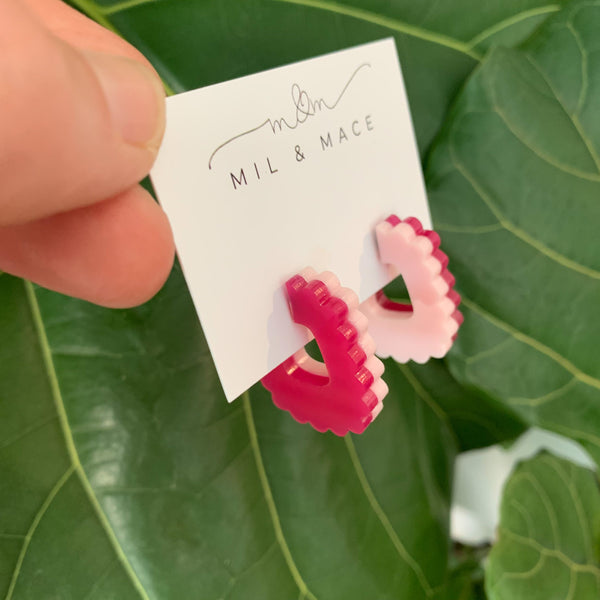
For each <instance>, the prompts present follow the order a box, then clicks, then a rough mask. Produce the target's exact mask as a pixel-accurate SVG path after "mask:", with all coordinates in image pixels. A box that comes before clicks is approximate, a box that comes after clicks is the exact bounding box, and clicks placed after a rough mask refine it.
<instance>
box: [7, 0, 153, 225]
mask: <svg viewBox="0 0 600 600" xmlns="http://www.w3.org/2000/svg"><path fill="white" fill-rule="evenodd" d="M0 81H2V88H0V181H1V182H2V186H1V187H0V226H1V225H10V224H16V223H22V222H26V221H31V220H34V219H38V218H41V217H45V216H48V215H51V214H54V213H58V212H64V211H68V210H71V209H73V208H77V207H81V206H84V205H89V204H93V203H95V202H97V201H100V200H104V199H106V198H110V197H113V196H115V195H116V194H118V193H119V192H121V191H123V190H125V189H127V188H130V187H131V186H132V185H133V184H134V183H136V182H137V181H139V180H140V179H141V178H142V177H144V176H145V175H146V174H147V172H148V170H149V169H150V167H151V166H152V162H153V161H154V158H155V156H156V152H157V150H158V146H159V144H160V141H161V138H162V134H163V130H164V122H165V116H164V114H165V109H164V92H163V89H162V86H161V83H160V80H159V78H158V76H157V75H156V73H154V71H152V70H151V69H150V68H149V67H148V66H146V65H145V64H143V63H142V62H140V61H137V60H134V59H131V58H126V57H123V56H117V55H111V54H103V53H94V52H89V51H85V50H78V49H76V48H74V47H72V46H70V45H69V44H67V43H66V42H64V41H62V40H61V39H59V38H57V37H55V36H54V35H53V34H52V33H51V32H50V31H48V30H47V29H46V28H45V27H44V26H43V24H42V23H41V22H39V21H38V20H37V18H36V17H35V16H34V15H33V14H32V13H30V12H29V11H28V9H27V8H26V7H25V6H24V5H23V4H22V3H21V2H19V1H17V0H3V1H2V2H0Z"/></svg>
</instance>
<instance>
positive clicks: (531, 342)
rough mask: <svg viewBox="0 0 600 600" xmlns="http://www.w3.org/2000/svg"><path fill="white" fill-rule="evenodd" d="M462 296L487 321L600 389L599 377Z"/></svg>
mask: <svg viewBox="0 0 600 600" xmlns="http://www.w3.org/2000/svg"><path fill="white" fill-rule="evenodd" d="M461 298H462V303H463V304H464V305H465V306H466V307H467V308H470V309H471V310H472V311H473V312H476V313H477V314H478V315H479V316H481V317H482V318H483V319H485V320H486V321H489V322H490V323H492V324H493V325H495V326H496V327H498V328H500V329H502V330H503V331H506V332H508V333H510V334H511V335H512V336H514V337H515V338H516V339H517V340H519V341H520V342H523V343H524V344H527V345H528V346H530V347H531V348H534V349H535V350H537V351H538V352H540V353H541V354H544V355H545V356H547V357H548V358H551V359H552V360H553V361H554V362H556V363H557V364H559V365H560V366H561V367H563V368H564V369H565V370H566V371H568V372H569V373H571V374H572V375H573V376H574V377H576V378H577V379H578V380H579V381H581V382H582V383H585V384H586V385H589V386H590V387H594V388H596V389H600V380H599V379H597V378H596V377H592V376H591V375H588V374H587V373H584V372H583V371H581V369H579V368H578V367H576V366H575V365H574V364H573V363H572V362H570V361H569V360H567V359H566V358H565V357H564V356H562V355H561V354H559V353H558V352H556V350H553V349H552V348H549V347H548V346H546V345H545V344H542V342H540V341H538V340H536V339H535V338H533V337H531V336H529V335H527V334H525V333H523V332H522V331H519V330H518V329H517V328H516V327H513V326H512V325H509V324H508V323H506V322H505V321H503V320H502V319H500V318H498V317H496V316H494V315H492V314H491V313H489V312H488V311H486V310H484V309H483V308H482V307H481V306H479V305H478V304H476V303H475V302H473V301H472V300H469V298H466V297H465V296H461Z"/></svg>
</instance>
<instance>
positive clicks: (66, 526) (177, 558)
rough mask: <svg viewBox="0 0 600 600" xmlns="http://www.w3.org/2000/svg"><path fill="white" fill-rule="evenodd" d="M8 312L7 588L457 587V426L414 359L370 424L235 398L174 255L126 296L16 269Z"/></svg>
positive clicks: (0, 466) (317, 593)
mask: <svg viewBox="0 0 600 600" xmlns="http://www.w3.org/2000/svg"><path fill="white" fill-rule="evenodd" d="M0 331H1V332H2V345H1V346H0V364H1V365H2V377H1V378H0V414H1V415H2V419H1V420H0V440H2V443H1V445H0V481H1V482H2V487H1V496H0V559H1V560H0V595H4V597H5V598H7V600H11V599H17V598H19V599H20V598H23V599H29V598H31V599H35V600H40V599H41V598H61V599H63V598H64V599H71V598H73V599H77V600H80V599H82V598H88V599H89V598H91V599H102V600H105V599H107V598H115V599H117V598H118V599H123V598H152V599H154V598H156V599H160V600H164V599H169V598H173V599H181V598H239V599H244V600H248V599H259V598H260V599H261V600H269V599H270V598H273V600H288V599H289V600H297V599H298V598H303V599H314V598H318V599H319V600H323V599H332V600H335V599H337V598H345V599H353V598H355V599H357V600H364V599H365V598H378V599H384V598H389V599H390V600H391V599H394V600H401V599H403V598H406V599H407V600H408V599H410V600H415V599H418V598H438V597H439V598H443V597H445V596H443V594H444V593H445V590H446V581H447V579H448V580H450V578H449V575H448V569H447V564H448V556H449V541H448V510H449V498H450V488H451V472H452V464H453V458H454V454H455V442H454V438H453V435H452V433H451V431H450V429H449V427H448V425H447V423H446V419H445V416H444V414H443V413H442V412H441V410H440V409H439V407H438V406H437V405H436V404H435V402H434V401H433V400H432V399H431V398H430V397H429V396H428V395H427V394H426V393H424V392H423V390H422V389H421V388H420V386H419V384H418V382H417V381H416V380H415V379H414V377H412V376H411V375H410V374H408V372H407V371H406V370H405V367H401V366H396V365H395V364H394V363H390V364H389V365H388V367H389V368H388V371H389V373H388V382H389V384H390V387H391V388H392V389H393V390H394V394H393V397H391V398H390V399H389V400H388V401H387V403H386V408H385V418H379V419H377V421H376V422H375V423H374V424H373V425H372V426H371V427H370V428H369V430H368V431H367V432H366V434H364V435H362V436H353V437H350V436H348V437H346V438H337V437H335V436H333V435H331V434H325V435H323V434H319V433H316V432H315V431H313V430H312V429H311V428H310V427H308V426H302V425H299V424H297V423H296V422H294V421H293V420H292V419H291V418H290V416H289V415H288V414H287V413H284V412H282V411H279V410H278V409H276V408H275V407H274V406H273V404H272V402H271V400H270V397H269V395H268V393H267V392H266V391H265V390H264V389H262V388H261V387H260V386H257V387H255V388H253V389H252V390H250V392H249V393H247V394H245V395H244V397H242V398H240V399H238V400H237V401H236V402H235V403H233V404H231V405H229V404H227V402H226V401H225V398H224V397H223V395H222V393H221V391H220V384H219V382H218V380H217V376H216V373H215V370H214V368H213V365H212V361H211V359H210V355H209V353H208V350H207V347H206V344H205V342H204V340H203V338H202V334H201V331H200V328H199V326H198V325H197V319H196V316H195V313H194V309H193V307H192V304H191V301H190V299H189V296H188V294H187V293H186V289H185V284H184V281H183V278H182V276H181V273H180V271H179V269H176V271H175V272H174V274H173V276H172V277H171V279H170V281H169V282H168V284H167V285H166V287H165V288H164V289H163V291H162V292H161V293H160V294H159V295H158V297H157V298H155V299H154V300H153V301H151V302H150V303H149V304H147V305H145V306H143V307H141V308H138V309H135V310H129V311H111V310H107V309H102V308H98V307H94V306H91V305H89V304H86V303H85V302H81V301H77V300H73V299H67V298H64V297H62V296H60V295H58V294H54V293H51V292H48V291H45V290H41V289H38V288H34V287H33V286H31V285H30V284H28V283H24V282H22V281H20V280H18V279H15V278H13V277H10V276H8V275H3V276H1V277H0ZM450 583H451V584H452V585H454V583H453V582H452V581H450Z"/></svg>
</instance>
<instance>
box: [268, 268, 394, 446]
mask: <svg viewBox="0 0 600 600" xmlns="http://www.w3.org/2000/svg"><path fill="white" fill-rule="evenodd" d="M286 291H287V294H288V300H289V304H290V310H291V313H292V318H293V319H294V322H296V323H299V324H301V325H304V326H306V327H308V329H310V331H311V332H312V333H313V335H314V336H315V339H316V340H317V343H318V344H319V349H320V350H321V354H322V355H323V359H324V361H325V363H321V362H319V361H316V360H315V359H313V358H311V357H310V356H309V355H308V354H307V352H306V350H304V349H302V350H299V351H298V352H296V353H295V354H294V355H293V356H291V357H290V358H288V359H287V360H286V361H284V362H283V363H282V364H281V365H279V366H278V367H276V368H275V369H273V371H271V372H270V373H269V374H267V375H266V376H265V377H263V379H262V384H263V385H264V386H265V387H266V388H267V390H269V391H270V392H271V394H272V397H273V402H274V403H275V404H276V405H277V406H278V407H279V408H281V409H283V410H286V411H288V412H290V413H291V415H292V416H293V417H294V418H295V419H296V420H297V421H299V422H300V423H307V422H308V423H310V424H311V425H312V426H313V427H314V428H315V429H316V430H317V431H322V432H323V431H327V430H328V429H330V430H331V431H332V432H333V433H335V434H336V435H345V434H346V433H348V432H349V431H352V432H354V433H362V432H363V431H364V430H365V429H366V427H367V426H368V425H369V424H370V423H371V421H373V419H374V418H375V417H376V416H377V415H378V414H379V412H380V410H381V408H382V406H383V404H382V400H383V398H384V397H385V395H386V394H387V392H388V387H387V385H386V384H385V383H384V382H383V380H382V379H381V375H382V373H383V363H382V362H381V361H380V360H379V359H378V358H377V357H376V356H375V354H374V351H375V344H374V343H373V340H372V338H371V336H370V335H369V334H368V333H367V331H366V329H367V319H365V317H364V315H363V314H362V313H361V312H359V311H358V310H357V306H358V298H357V297H356V294H355V293H354V292H353V291H351V290H349V289H347V288H342V287H340V284H339V281H338V280H337V278H336V277H335V275H333V274H332V273H329V272H324V273H321V274H320V275H318V276H317V275H316V274H315V272H314V271H313V270H312V269H306V270H305V271H303V272H302V273H300V274H299V275H296V276H294V277H292V278H291V279H290V280H288V281H287V283H286Z"/></svg>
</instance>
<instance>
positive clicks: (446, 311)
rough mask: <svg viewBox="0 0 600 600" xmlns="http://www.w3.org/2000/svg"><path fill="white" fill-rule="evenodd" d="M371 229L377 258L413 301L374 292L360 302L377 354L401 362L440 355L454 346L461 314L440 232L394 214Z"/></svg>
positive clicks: (421, 360) (411, 218)
mask: <svg viewBox="0 0 600 600" xmlns="http://www.w3.org/2000/svg"><path fill="white" fill-rule="evenodd" d="M375 234H376V236H377V245H378V247H379V256H380V260H381V262H382V263H384V264H388V265H390V266H391V268H392V269H393V271H394V274H395V275H402V277H403V278H404V282H405V284H406V287H407V289H408V293H409V295H410V300H411V304H402V303H399V302H393V301H392V300H390V299H388V298H387V297H386V296H385V294H384V293H383V292H378V293H377V294H375V295H373V296H371V297H370V298H369V299H368V300H366V301H365V302H363V303H362V304H361V305H360V310H361V312H362V313H363V314H364V315H365V316H366V317H367V319H368V320H369V333H370V334H371V335H372V336H373V339H374V340H375V344H376V347H377V350H376V353H377V356H380V357H383V358H385V357H388V356H391V357H392V358H394V359H395V360H396V361H397V362H401V363H405V362H408V361H409V360H414V361H415V362H418V363H424V362H426V361H427V360H429V359H430V358H432V357H433V358H441V357H442V356H444V355H445V354H446V353H447V352H448V350H449V349H450V347H451V346H452V343H453V341H454V338H455V337H456V334H457V331H458V328H459V327H460V324H461V323H462V321H463V317H462V314H461V313H460V312H459V311H458V309H457V307H458V305H459V304H460V296H459V295H458V293H457V292H456V291H454V289H453V288H454V277H453V276H452V274H451V273H450V272H449V271H448V269H447V266H448V257H447V256H446V255H445V254H444V253H443V252H442V251H441V250H440V249H439V245H440V238H439V236H438V234H437V233H435V232H434V231H429V230H425V229H423V226H422V225H421V223H420V221H419V220H418V219H416V218H414V217H409V218H407V219H404V220H400V219H399V218H398V217H396V216H395V215H392V216H390V217H388V218H387V219H386V220H385V221H383V222H381V223H379V224H378V225H377V226H376V228H375Z"/></svg>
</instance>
